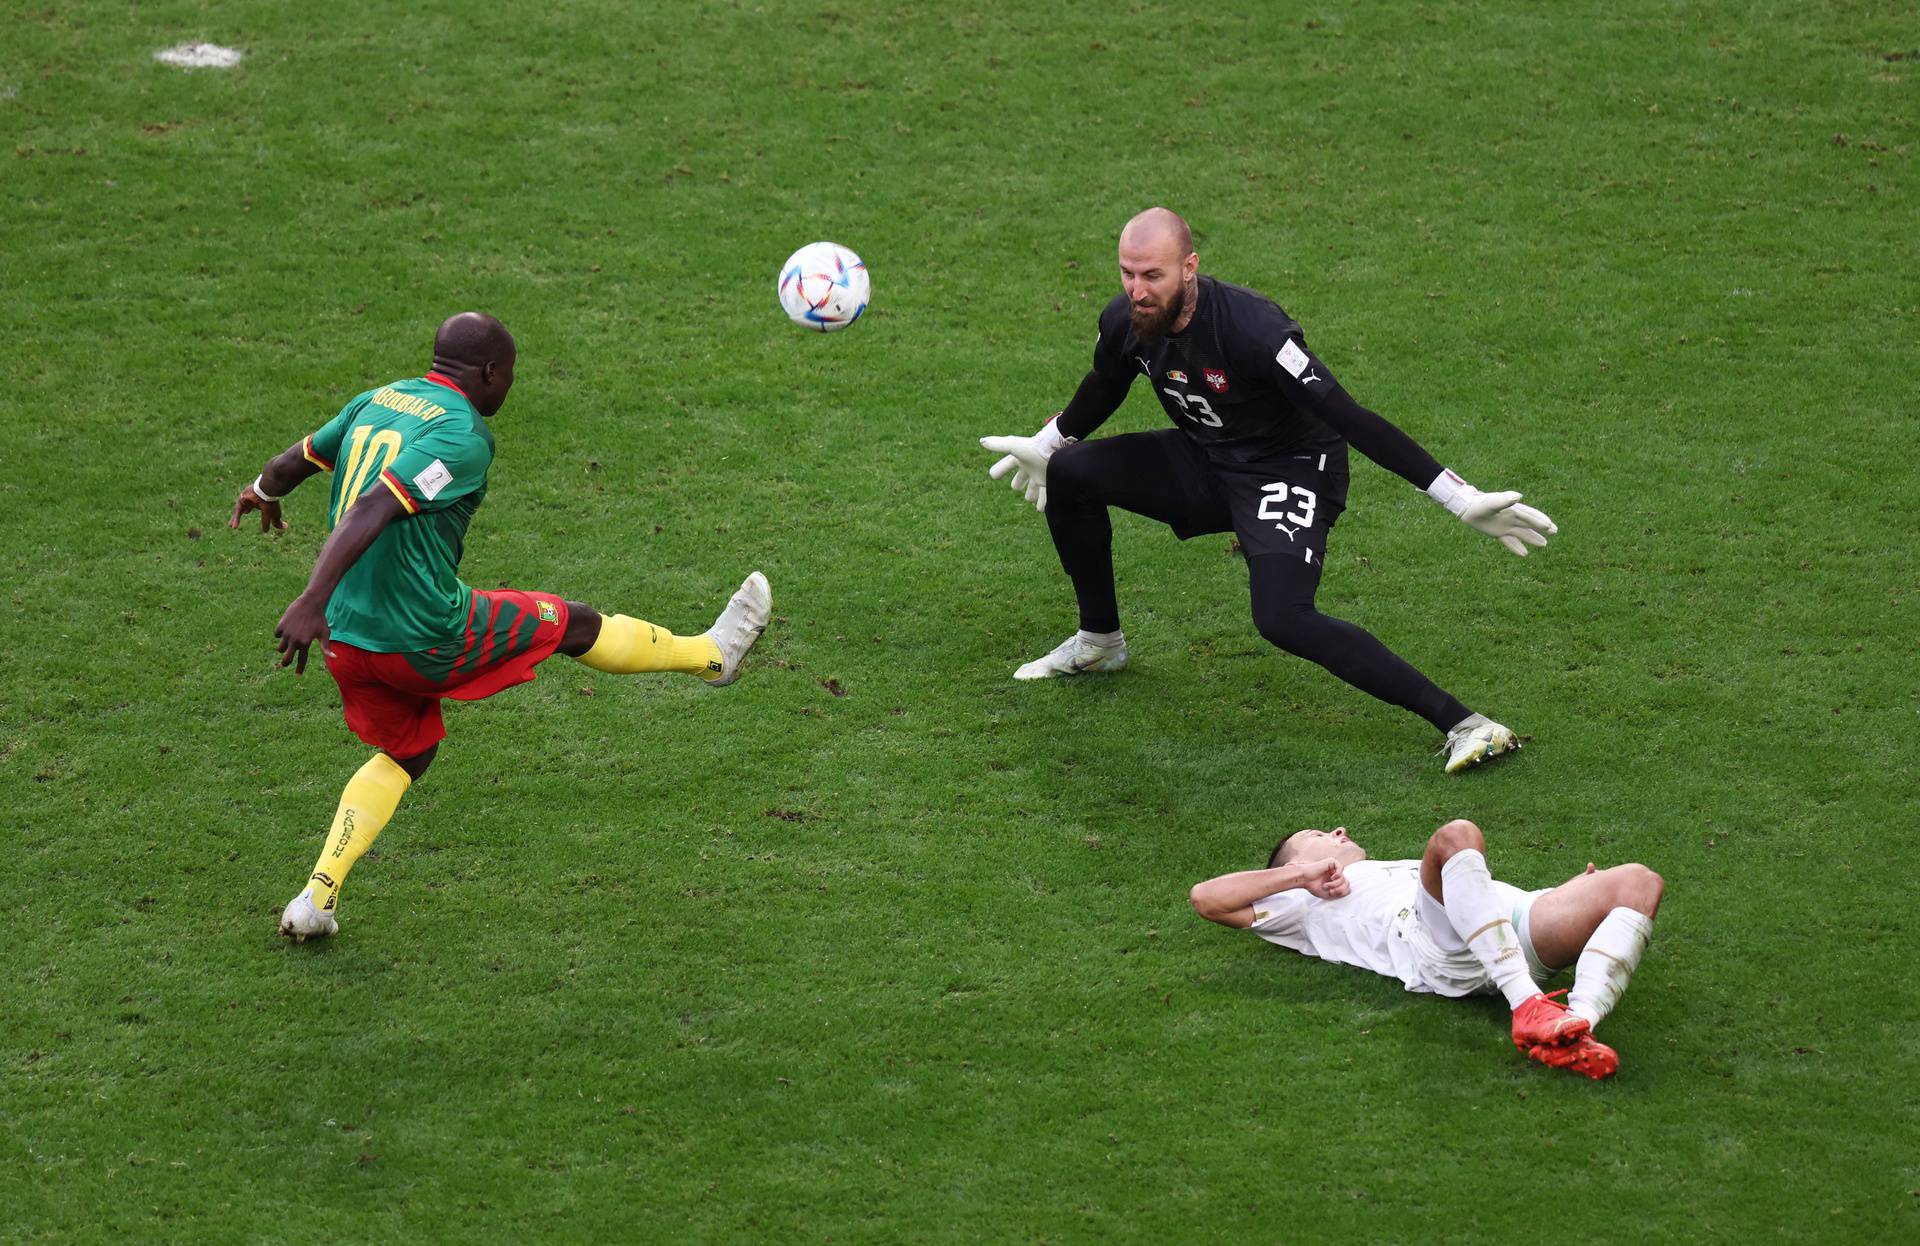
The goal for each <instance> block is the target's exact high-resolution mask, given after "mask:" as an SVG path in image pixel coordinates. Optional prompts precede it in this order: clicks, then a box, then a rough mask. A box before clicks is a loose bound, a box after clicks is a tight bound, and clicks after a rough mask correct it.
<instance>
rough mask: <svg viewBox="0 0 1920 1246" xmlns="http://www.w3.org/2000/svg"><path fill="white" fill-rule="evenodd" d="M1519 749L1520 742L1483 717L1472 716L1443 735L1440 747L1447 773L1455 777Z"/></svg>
mask: <svg viewBox="0 0 1920 1246" xmlns="http://www.w3.org/2000/svg"><path fill="white" fill-rule="evenodd" d="M1519 747H1520V741H1519V740H1518V739H1516V738H1515V737H1514V734H1513V732H1511V731H1509V730H1508V729H1507V728H1505V727H1503V726H1501V725H1500V724H1499V723H1497V722H1494V721H1493V720H1492V719H1491V718H1488V717H1487V716H1486V715H1484V714H1475V715H1473V716H1472V717H1471V718H1467V719H1464V720H1462V721H1461V722H1460V723H1459V724H1458V725H1457V726H1455V727H1454V729H1453V730H1452V731H1449V732H1447V742H1446V744H1445V745H1444V746H1443V750H1444V751H1445V753H1446V755H1447V773H1448V774H1458V773H1460V772H1461V771H1462V770H1465V769H1466V768H1467V767H1468V766H1477V765H1479V764H1480V763H1481V762H1483V761H1486V760H1488V759H1489V758H1493V757H1498V756H1499V755H1500V754H1502V753H1510V752H1512V751H1513V750H1515V749H1517V748H1519Z"/></svg>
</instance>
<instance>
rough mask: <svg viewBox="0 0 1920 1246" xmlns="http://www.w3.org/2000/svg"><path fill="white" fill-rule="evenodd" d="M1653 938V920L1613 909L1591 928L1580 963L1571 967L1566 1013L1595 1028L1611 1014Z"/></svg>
mask: <svg viewBox="0 0 1920 1246" xmlns="http://www.w3.org/2000/svg"><path fill="white" fill-rule="evenodd" d="M1651 938H1653V918H1651V917H1648V916H1647V915H1646V914H1645V913H1642V912H1640V911H1639V910H1638V909H1629V908H1617V909H1615V910H1613V912H1611V913H1608V914H1607V916H1606V919H1605V920H1604V921H1602V922H1601V923H1600V925H1599V926H1598V927H1597V928H1595V930H1594V932H1593V937H1592V938H1591V939H1588V940H1587V946H1586V947H1584V948H1581V949H1580V959H1579V960H1577V961H1575V962H1574V965H1573V989H1572V990H1571V991H1569V992H1567V1010H1568V1011H1570V1012H1572V1013H1573V1014H1574V1015H1575V1016H1578V1017H1585V1018H1586V1019H1587V1024H1588V1025H1594V1026H1597V1025H1599V1024H1600V1021H1601V1018H1603V1017H1605V1016H1606V1015H1607V1014H1608V1013H1610V1012H1612V1011H1613V1006H1614V1005H1615V1004H1617V1003H1619V1002H1620V996H1621V994H1622V993H1623V992H1625V991H1626V989H1627V980H1628V979H1629V978H1631V977H1633V971H1634V970H1635V969H1638V968H1639V967H1640V954H1641V953H1642V952H1644V951H1646V950H1647V940H1649V939H1651Z"/></svg>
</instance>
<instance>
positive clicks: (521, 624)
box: [326, 589, 567, 759]
mask: <svg viewBox="0 0 1920 1246" xmlns="http://www.w3.org/2000/svg"><path fill="white" fill-rule="evenodd" d="M566 633H567V603H566V602H564V601H562V600H561V599H560V598H558V597H555V596H554V595H553V594H551V593H519V592H513V591H511V590H505V589H502V590H500V591H498V592H488V593H483V592H480V591H478V590H475V592H474V594H473V603H472V605H471V606H470V607H469V608H468V612H467V630H466V633H465V635H464V636H462V637H461V639H460V641H459V642H457V643H456V644H453V645H443V646H441V647H439V648H436V649H429V650H427V651H426V652H425V653H372V652H369V651H368V650H365V649H359V648H355V647H354V646H353V645H349V644H344V643H342V642H340V641H337V640H330V641H328V642H327V646H326V656H327V674H329V675H331V676H333V681H334V682H335V683H337V684H339V685H340V706H341V708H342V709H343V710H345V711H346V716H347V726H349V727H351V728H352V729H353V733H354V734H355V735H357V736H359V737H360V738H361V739H362V740H365V741H366V742H367V743H368V744H371V745H373V746H374V747H375V748H377V749H381V750H383V751H384V752H386V753H387V754H388V755H389V756H391V757H394V758H397V759H404V758H408V757H413V756H415V755H417V754H420V753H424V752H426V751H427V750H428V749H430V748H432V747H433V746H434V745H436V744H438V743H440V741H442V740H444V739H446V738H447V727H446V724H445V722H443V721H442V720H441V717H440V701H441V699H442V698H443V697H452V698H453V699H454V700H456V701H478V700H480V699H481V698H483V697H490V696H492V695H493V694H494V693H496V692H499V691H500V690H501V689H503V688H511V687H513V686H514V685H515V684H524V683H526V682H527V681H528V680H530V679H532V678H533V668H534V667H536V666H538V665H540V663H542V662H544V661H546V660H547V659H548V658H549V657H551V656H552V655H553V651H554V648H555V647H556V646H558V645H559V643H560V638H561V637H562V636H565V635H566Z"/></svg>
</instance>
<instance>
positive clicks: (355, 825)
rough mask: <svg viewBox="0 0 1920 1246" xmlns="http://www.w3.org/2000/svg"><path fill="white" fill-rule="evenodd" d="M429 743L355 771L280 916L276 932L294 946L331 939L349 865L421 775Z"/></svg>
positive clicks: (337, 926)
mask: <svg viewBox="0 0 1920 1246" xmlns="http://www.w3.org/2000/svg"><path fill="white" fill-rule="evenodd" d="M439 747H440V746H439V745H438V744H435V745H432V746H430V747H429V748H427V749H426V750H425V751H424V752H422V753H419V754H416V755H415V756H412V757H408V758H406V759H405V760H404V761H396V760H395V759H394V758H392V757H390V756H388V755H387V754H386V753H384V752H381V753H375V754H374V755H373V757H372V758H370V759H369V760H368V761H367V764H366V765H364V766H362V767H360V769H359V771H358V772H356V773H355V774H354V776H353V778H351V779H349V780H347V787H346V790H345V791H344V792H342V793H341V794H340V804H339V807H338V808H337V809H335V810H334V814H333V826H332V828H331V829H330V830H329V831H328V832H327V840H326V843H325V844H324V845H322V846H321V849H320V857H319V859H318V860H316V861H315V862H314V863H313V873H312V875H311V876H310V877H309V878H308V880H307V885H306V888H305V889H304V890H302V891H301V892H300V894H299V895H297V896H295V897H294V898H293V899H292V900H290V901H288V902H287V907H286V908H285V909H284V910H283V911H282V912H281V914H280V933H281V934H282V935H284V936H285V937H287V938H289V939H292V940H294V941H295V942H297V943H304V942H306V941H307V940H308V939H313V938H321V937H324V936H326V935H331V934H337V933H339V930H340V923H339V922H338V920H336V918H335V917H334V913H335V911H336V910H337V909H338V908H339V905H340V888H341V887H342V886H343V885H345V883H346V881H347V873H348V871H350V870H352V869H353V867H354V863H355V862H357V861H359V860H360V858H361V857H363V856H365V855H366V851H367V849H369V848H371V847H372V846H373V841H374V840H375V839H376V838H377V837H378V836H379V834H380V832H381V831H382V830H383V829H385V827H386V825H387V823H388V822H389V821H391V820H392V819H393V813H394V810H395V809H397V808H398V807H399V805H400V798H401V797H402V796H405V795H406V794H407V789H408V788H410V787H412V786H413V781H414V780H415V779H417V778H419V777H420V776H421V775H423V774H425V773H426V772H427V767H428V766H429V765H431V764H432V762H433V756H434V754H435V753H436V752H438V751H439Z"/></svg>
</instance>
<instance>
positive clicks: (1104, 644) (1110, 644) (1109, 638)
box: [1074, 627, 1127, 649]
mask: <svg viewBox="0 0 1920 1246" xmlns="http://www.w3.org/2000/svg"><path fill="white" fill-rule="evenodd" d="M1074 634H1075V635H1077V636H1079V637H1080V639H1082V640H1084V641H1086V642H1087V643H1088V644H1090V645H1098V646H1100V647H1101V648H1102V649H1118V648H1119V647H1120V646H1121V645H1123V644H1125V643H1126V642H1127V638H1126V637H1125V636H1123V635H1122V634H1120V633H1119V632H1090V631H1088V630H1087V629H1086V628H1084V627H1083V628H1081V629H1080V630H1079V631H1078V632H1076V633H1074Z"/></svg>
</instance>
